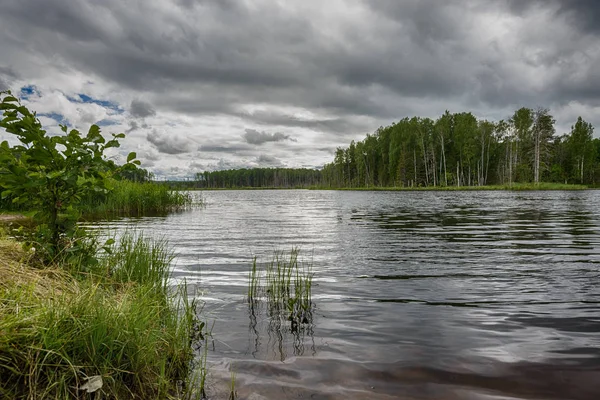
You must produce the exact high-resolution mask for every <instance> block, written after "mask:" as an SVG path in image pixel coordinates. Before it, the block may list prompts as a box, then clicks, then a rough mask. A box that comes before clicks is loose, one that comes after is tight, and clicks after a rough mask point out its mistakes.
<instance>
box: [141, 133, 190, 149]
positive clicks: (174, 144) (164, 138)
mask: <svg viewBox="0 0 600 400" xmlns="http://www.w3.org/2000/svg"><path fill="white" fill-rule="evenodd" d="M146 139H148V141H149V142H150V143H152V144H153V145H154V147H155V148H156V150H158V151H159V152H160V153H166V154H182V153H190V152H192V151H195V150H197V148H198V146H197V145H196V144H195V143H194V142H193V141H192V140H190V139H187V138H181V137H178V136H172V135H171V136H169V135H167V134H162V133H159V132H157V131H156V130H153V131H152V132H150V133H148V135H147V136H146Z"/></svg>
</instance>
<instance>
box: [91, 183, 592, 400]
mask: <svg viewBox="0 0 600 400" xmlns="http://www.w3.org/2000/svg"><path fill="white" fill-rule="evenodd" d="M203 197H204V200H205V201H206V203H207V204H206V207H204V208H202V209H197V210H192V211H189V212H186V213H181V214H176V215H169V216H167V217H160V218H140V219H135V220H134V219H130V220H128V219H124V220H119V221H113V222H108V223H106V224H103V225H102V229H105V228H107V227H109V228H116V229H121V228H124V227H127V226H131V225H135V226H137V227H138V228H140V229H143V230H144V231H145V232H146V233H147V234H149V235H151V234H155V235H165V236H166V237H167V238H168V239H169V241H170V243H171V245H173V246H174V247H175V251H176V252H177V259H176V262H177V265H176V271H175V276H174V278H175V279H184V278H185V279H186V280H187V281H188V282H192V283H194V284H196V285H198V287H199V288H200V289H201V291H202V295H201V297H202V299H203V300H204V301H205V307H204V310H205V312H206V313H208V315H207V317H208V318H209V319H210V320H214V321H215V325H214V329H213V334H214V337H215V338H216V339H217V341H216V345H215V348H214V351H212V352H210V354H209V358H210V359H211V363H212V366H213V370H212V371H213V375H212V376H213V383H214V384H213V386H212V390H213V391H215V398H219V396H218V393H217V392H218V390H219V387H223V388H226V387H227V381H228V380H229V372H228V370H229V369H230V368H233V369H234V370H235V371H236V374H237V379H236V381H237V390H238V393H239V394H240V397H241V398H244V397H249V396H251V395H252V394H261V395H262V396H265V397H266V398H271V399H285V398H298V397H303V398H316V399H397V398H406V399H415V398H417V399H439V398H444V399H501V398H502V399H508V398H510V399H515V398H519V399H576V400H577V399H581V400H584V399H585V400H587V399H590V400H591V399H594V400H595V399H598V398H600V352H599V350H598V349H599V348H600V318H599V315H600V305H599V304H600V268H599V264H600V236H599V230H600V193H598V192H596V191H585V192H519V193H510V192H412V193H409V192H374V193H368V192H321V191H226V192H205V193H204V195H203ZM293 246H300V247H301V248H302V249H303V250H307V251H310V252H311V253H312V254H313V272H314V274H315V276H314V282H313V289H312V300H313V303H314V304H315V306H314V308H312V309H311V320H310V323H307V324H299V325H298V326H295V327H294V326H292V324H291V322H290V321H289V320H287V319H286V318H287V317H286V315H285V314H281V313H280V314H279V315H275V314H273V313H272V312H270V311H269V310H268V308H265V305H264V304H261V305H256V307H249V304H248V302H247V301H246V291H247V284H248V282H247V279H248V275H247V271H248V268H249V265H250V263H251V261H252V257H253V256H258V257H259V258H260V257H263V258H264V257H269V256H270V255H272V254H273V251H274V250H289V249H290V248H291V247H293ZM221 383H222V386H221ZM223 398H226V394H225V395H224V397H223Z"/></svg>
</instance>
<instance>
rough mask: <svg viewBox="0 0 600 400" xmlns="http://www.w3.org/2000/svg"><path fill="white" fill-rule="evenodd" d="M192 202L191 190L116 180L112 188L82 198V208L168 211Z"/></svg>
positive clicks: (106, 211)
mask: <svg viewBox="0 0 600 400" xmlns="http://www.w3.org/2000/svg"><path fill="white" fill-rule="evenodd" d="M192 203H193V200H192V196H191V195H190V194H188V193H184V192H179V191H175V190H171V189H169V188H168V187H167V186H165V185H161V184H159V183H154V182H144V183H140V182H131V181H125V180H123V181H114V182H113V189H112V190H111V191H110V192H108V193H106V194H97V195H94V196H90V197H87V198H84V199H82V201H81V203H80V205H79V208H80V209H81V211H82V212H83V213H84V214H87V215H90V214H92V215H107V214H109V215H110V214H127V215H147V214H165V213H168V212H171V211H179V210H184V209H186V208H189V207H190V206H191V205H192Z"/></svg>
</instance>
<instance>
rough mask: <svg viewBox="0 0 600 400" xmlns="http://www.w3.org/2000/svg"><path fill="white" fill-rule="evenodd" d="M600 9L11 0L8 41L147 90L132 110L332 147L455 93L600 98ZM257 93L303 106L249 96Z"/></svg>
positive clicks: (4, 8) (575, 5) (155, 140)
mask: <svg viewBox="0 0 600 400" xmlns="http://www.w3.org/2000/svg"><path fill="white" fill-rule="evenodd" d="M305 3H306V5H304V4H305ZM317 5H318V7H317ZM303 7H304V8H303ZM599 19H600V2H598V1H592V0H572V1H567V0H565V1H557V0H547V1H546V0H544V1H541V0H537V1H521V0H504V1H500V0H480V1H477V2H473V1H469V0H449V1H439V0H405V1H396V0H356V1H346V2H339V3H338V2H335V1H331V2H324V3H323V2H318V3H317V2H315V3H312V2H311V0H307V1H306V2H269V1H266V0H255V1H244V2H242V1H237V0H227V1H223V0H177V1H176V2H174V3H172V2H168V1H164V2H163V1H160V0H148V1H145V2H137V3H130V2H123V1H120V0H105V1H103V2H92V1H80V0H3V1H1V2H0V27H1V28H0V54H3V56H5V57H6V59H11V60H12V59H13V58H14V56H16V55H19V56H22V54H24V53H27V54H29V53H31V54H30V56H31V57H33V58H35V59H37V58H39V59H41V60H43V61H44V62H46V63H50V64H52V63H55V64H52V65H54V66H55V67H56V68H57V69H58V68H59V67H62V66H68V68H70V69H72V70H73V71H78V72H82V73H85V74H87V75H89V76H92V77H94V79H95V78H97V77H99V78H100V79H102V80H103V81H104V82H105V83H106V84H108V85H111V87H118V88H120V89H121V90H123V91H126V92H127V93H129V94H130V96H129V97H127V99H131V98H141V97H142V96H143V98H144V101H141V100H134V101H132V102H131V104H130V112H131V115H132V116H133V117H136V118H143V117H149V116H153V115H156V111H157V110H158V111H174V112H177V113H180V114H186V115H196V116H202V117H204V116H214V115H219V116H226V117H230V118H234V119H236V121H237V120H238V119H241V120H242V122H239V125H240V126H244V124H246V125H245V126H248V125H250V123H252V124H258V125H260V126H261V129H262V127H263V126H264V127H265V128H264V129H265V130H266V131H267V132H277V130H278V129H281V128H280V127H290V128H297V129H298V130H301V129H309V130H312V131H316V132H319V133H321V134H322V136H321V139H322V142H323V143H321V145H320V147H322V146H325V145H326V146H329V145H330V144H331V145H332V146H335V145H336V144H335V143H339V142H340V141H342V140H343V141H346V139H348V138H350V137H355V135H357V134H363V133H366V132H372V131H374V130H375V129H376V128H377V127H378V126H379V125H381V124H387V123H390V122H392V121H394V120H398V119H400V118H402V117H404V116H411V115H414V114H421V115H425V116H431V117H435V116H436V115H439V114H440V113H441V112H443V111H444V110H445V109H451V110H452V111H462V110H471V109H477V110H483V111H485V112H486V113H487V114H494V115H500V116H504V114H505V113H506V112H507V110H510V109H511V108H512V109H513V110H514V107H518V106H521V105H529V106H537V105H542V106H547V107H551V108H552V107H555V106H564V105H566V104H569V103H570V102H574V101H575V102H577V101H578V102H585V103H586V104H587V105H590V106H593V105H599V104H600V68H597V65H598V63H599V62H600V49H599V45H598V43H600V38H599V37H598V36H599V35H600V28H599V26H600V24H597V23H596V21H598V20H599ZM198 21H202V23H198ZM41 64H44V63H41ZM32 68H33V67H32ZM19 71H20V70H19ZM5 75H6V74H5ZM3 76H4V75H2V70H1V69H0V86H1V85H5V86H6V85H7V78H6V77H4V78H3ZM256 104H258V105H264V106H266V109H269V108H268V106H274V107H273V109H275V110H288V109H292V110H296V109H301V110H304V111H308V112H307V113H297V114H296V113H294V112H289V113H288V112H283V111H253V112H249V111H248V110H251V109H253V108H252V107H250V108H249V107H247V106H249V105H256ZM297 115H315V116H317V117H314V118H304V117H298V116H297ZM159 116H161V113H158V115H157V117H159ZM236 123H238V122H236ZM136 128H139V127H137V125H130V129H136ZM295 132H296V129H295V130H294V135H296V133H295ZM243 138H244V140H245V141H246V142H247V143H249V144H254V145H260V144H264V143H267V142H277V141H281V140H286V139H288V140H289V139H290V137H289V136H288V135H285V134H283V133H265V132H260V131H258V130H251V131H247V132H246V134H244V135H243ZM299 138H300V136H298V139H299ZM236 139H238V138H236ZM148 141H150V143H152V144H153V145H154V146H155V147H156V148H157V150H159V151H160V152H162V153H168V154H181V153H184V152H188V151H190V148H191V149H192V150H194V151H195V150H196V149H197V145H196V144H195V143H191V142H190V140H189V139H184V138H178V137H170V136H167V135H165V134H158V133H156V132H153V133H151V134H149V135H148ZM334 142H335V143H334ZM205 151H208V152H223V153H225V152H228V151H232V152H236V149H235V145H231V144H230V143H226V144H223V145H213V144H209V145H207V146H206V149H205ZM278 156H280V157H281V154H278Z"/></svg>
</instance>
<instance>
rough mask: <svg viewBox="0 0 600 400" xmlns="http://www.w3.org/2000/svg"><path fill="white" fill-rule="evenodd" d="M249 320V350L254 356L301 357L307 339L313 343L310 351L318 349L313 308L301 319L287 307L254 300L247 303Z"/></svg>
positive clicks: (283, 359) (282, 358) (314, 352)
mask: <svg viewBox="0 0 600 400" xmlns="http://www.w3.org/2000/svg"><path fill="white" fill-rule="evenodd" d="M248 319H249V321H250V323H249V325H248V331H249V339H250V341H251V343H249V351H250V353H251V354H252V356H253V357H255V358H256V357H257V356H260V355H262V354H266V355H268V357H269V358H279V360H281V361H285V360H286V359H287V358H288V357H291V356H302V355H304V352H305V350H306V349H305V348H306V343H307V342H310V346H309V349H310V351H311V354H312V355H315V354H316V352H317V351H316V348H315V340H314V324H313V314H312V307H311V309H309V310H307V312H306V313H303V314H302V318H301V319H300V320H298V319H296V318H293V317H292V316H291V315H290V313H289V311H288V310H287V309H281V308H279V307H270V306H269V305H267V304H263V303H262V302H258V301H254V302H250V303H249V304H248ZM290 348H291V352H290Z"/></svg>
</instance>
